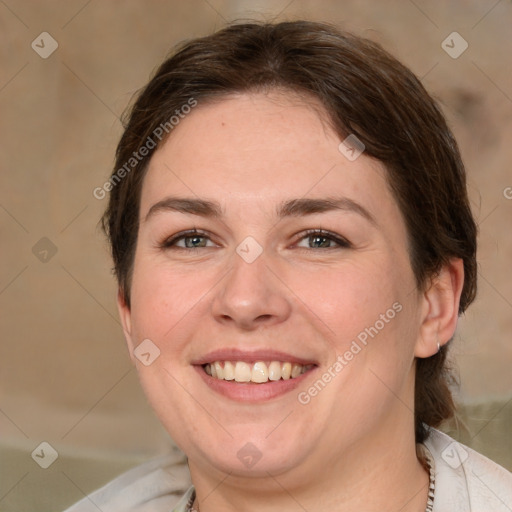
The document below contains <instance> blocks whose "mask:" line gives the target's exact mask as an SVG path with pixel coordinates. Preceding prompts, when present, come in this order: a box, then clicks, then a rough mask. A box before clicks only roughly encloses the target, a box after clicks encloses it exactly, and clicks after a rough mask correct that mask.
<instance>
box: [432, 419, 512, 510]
mask: <svg viewBox="0 0 512 512" xmlns="http://www.w3.org/2000/svg"><path fill="white" fill-rule="evenodd" d="M429 432H430V433H429V437H428V438H427V440H426V441H425V442H424V446H425V447H426V448H427V450H428V452H429V453H430V455H431V456H432V459H433V462H434V467H435V498H434V509H433V512H466V511H471V512H501V511H503V512H510V510H512V473H510V472H509V471H507V470H506V469H505V468H503V467H501V466H500V465H498V464H496V463H495V462H493V461H492V460H490V459H488V458H487V457H485V456H484V455H482V454H480V453H478V452H476V451H474V450H472V449H471V448H469V447H467V446H465V445H463V444H461V443H458V442H457V441H455V440H454V439H452V438H451V437H450V436H448V435H446V434H443V433H442V432H440V431H439V430H436V429H433V428H429Z"/></svg>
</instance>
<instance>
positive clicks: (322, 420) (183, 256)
mask: <svg viewBox="0 0 512 512" xmlns="http://www.w3.org/2000/svg"><path fill="white" fill-rule="evenodd" d="M312 105H313V106H312ZM319 112H321V107H320V106H319V105H316V103H315V102H314V101H313V100H311V101H309V104H306V103H305V101H301V100H300V99H299V98H296V97H291V96H290V94H288V96H285V95H284V94H283V93H277V92H274V93H271V94H269V95H263V94H246V95H239V96H233V97H230V98H229V99H225V100H222V101H219V102H216V103H213V104H208V105H201V104H200V103H199V105H198V106H197V107H195V108H194V109H192V111H191V113H190V114H188V115H187V116H186V117H185V118H184V119H181V120H180V122H179V125H177V126H176V127H175V128H174V129H173V132H172V134H171V136H170V138H169V139H168V140H167V142H166V143H165V144H164V145H163V146H162V147H161V148H160V149H159V150H158V151H157V152H156V153H155V154H154V156H153V157H152V159H151V162H150V165H149V169H148V173H147V175H146V177H145V181H144V185H143V189H142V196H141V204H140V228H139V233H138V241H137V247H136V253H135V260H134V268H133V279H132V288H131V309H128V308H127V307H126V306H124V305H123V304H122V302H121V303H120V307H121V312H122V318H123V321H124V324H125V330H126V335H127V339H128V343H129V346H130V350H131V352H132V356H133V350H134V349H135V348H137V346H138V345H139V344H140V343H141V342H143V340H150V341H145V342H144V344H143V345H141V347H139V348H138V349H137V350H136V351H135V355H136V356H138V357H135V356H134V361H135V362H136V364H137V368H138V371H139V375H140V379H141V382H142V385H143V388H144V390H145V393H146V394H147V396H148V399H149V401H150V402H151V404H152V406H153V407H154V409H155V411H156V413H157V414H158V416H159V418H160V420H161V421H162V423H163V424H164V425H165V427H166V429H167V430H168V431H169V433H170V435H171V436H172V438H173V439H174V440H175V441H176V443H177V444H178V445H179V446H180V447H181V448H182V449H183V450H184V452H185V453H186V454H187V455H188V457H189V463H190V465H191V470H193V471H194V470H198V468H202V469H203V470H208V471H213V472H214V473H215V471H219V472H224V473H231V474H232V475H240V476H243V475H249V474H250V475H266V474H267V472H269V473H271V474H272V475H278V474H283V473H286V472H294V471H295V472H296V473H297V475H299V474H301V472H302V475H303V476H304V478H306V475H307V474H313V472H316V473H314V474H317V475H318V474H322V472H323V471H324V468H326V467H330V470H331V471H332V468H333V465H334V464H337V463H339V461H343V460H345V461H346V460H350V457H352V456H353V455H354V453H355V450H354V449H355V447H358V446H359V447H362V446H364V447H365V449H369V450H371V449H372V448H375V447H376V446H377V444H378V443H380V442H381V441H382V440H383V439H389V436H391V437H393V436H395V437H396V436H404V435H407V436H408V437H412V439H413V435H414V434H413V431H414V428H413V414H412V410H413V407H414V400H413V395H414V393H413V385H414V371H413V365H414V355H415V347H416V345H417V344H418V340H419V338H420V337H421V336H420V326H421V318H422V307H423V306H422V304H423V302H422V300H423V299H422V294H420V293H419V292H418V290H417V288H416V285H415V279H414V275H413V273H412V270H411V265H410V261H409V256H408V251H407V236H406V229H405V225H404V221H403V219H402V216H401V214H400V211H399V209H398V206H397V204H396V202H395V200H394V198H393V197H392V194H391V192H390V190H389V188H388V185H387V182H386V173H385V170H384V168H383V166H382V165H381V164H380V163H379V162H378V161H375V160H373V159H371V158H370V157H368V156H366V155H365V154H364V152H363V154H362V155H360V156H359V157H358V158H356V159H354V156H356V155H357V152H355V151H354V152H352V151H350V150H345V151H341V150H340V149H339V146H340V142H341V140H340V138H339V137H338V136H337V135H336V134H335V133H334V131H333V130H332V129H331V128H330V127H329V126H328V125H327V123H326V122H325V121H323V120H322V118H321V117H320V114H319ZM322 116H323V118H324V119H325V117H326V116H325V115H324V114H322ZM342 149H343V146H342ZM347 156H349V157H350V159H349V158H347ZM195 231H197V232H195ZM190 232H192V234H191V233H190ZM158 351H159V355H158V357H156V358H155V356H156V355H157V354H158ZM141 360H142V361H143V362H144V363H143V362H141ZM214 363H217V365H215V364H214ZM207 365H208V366H207ZM210 365H211V366H213V367H215V366H216V367H217V368H216V370H212V369H211V366H210ZM219 368H220V371H219ZM290 371H291V372H292V375H291V376H290ZM209 373H210V374H211V373H213V374H214V375H209ZM219 373H220V375H219ZM215 374H217V375H216V376H215ZM297 374H298V376H296V375H297ZM222 376H224V377H225V378H222V379H221V378H219V377H222ZM287 377H290V378H287ZM226 379H233V380H226ZM248 379H251V381H250V382H247V380H248ZM272 379H275V380H272ZM253 380H255V381H257V382H253ZM238 381H241V382H238ZM405 432H407V433H406V434H405ZM358 453H360V451H359V452H358Z"/></svg>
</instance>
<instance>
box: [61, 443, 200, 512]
mask: <svg viewBox="0 0 512 512" xmlns="http://www.w3.org/2000/svg"><path fill="white" fill-rule="evenodd" d="M190 485H191V481H190V475H189V471H188V466H187V464H186V458H185V457H184V455H182V454H181V453H172V454H169V455H164V456H161V457H158V458H155V459H152V460H150V461H148V462H145V463H144V464H140V465H139V466H136V467H135V468H132V469H130V470H129V471H127V472H126V473H123V474H122V475H120V476H119V477H117V478H115V479H114V480H112V481H111V482H109V483H108V484H106V485H105V486H103V487H102V488H100V489H98V490H97V491H94V492H93V493H91V494H89V495H88V496H86V497H85V498H83V499H82V500H80V501H79V502H77V503H75V504H74V505H72V506H71V507H70V508H68V509H66V511H65V512H93V511H94V512H97V511H98V510H101V511H102V512H161V511H165V512H167V511H169V510H172V508H173V507H175V506H176V505H177V504H178V502H179V501H180V500H181V499H182V497H183V495H184V494H185V493H186V491H187V489H189V488H190Z"/></svg>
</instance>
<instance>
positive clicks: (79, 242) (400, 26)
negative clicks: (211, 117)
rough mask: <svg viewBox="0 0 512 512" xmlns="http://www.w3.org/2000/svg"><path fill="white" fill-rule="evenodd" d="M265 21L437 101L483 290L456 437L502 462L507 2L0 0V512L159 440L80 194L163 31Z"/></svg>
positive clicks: (71, 495)
mask: <svg viewBox="0 0 512 512" xmlns="http://www.w3.org/2000/svg"><path fill="white" fill-rule="evenodd" d="M276 16H277V18H278V19H296V18H307V19H315V20H323V21H331V22H334V23H336V24H338V25H339V26H340V27H342V28H345V29H348V30H351V31H353V32H356V33H358V34H362V35H366V36H367V37H370V38H372V39H375V40H377V41H379V42H381V43H382V44H383V45H384V46H385V47H386V48H387V49H388V50H390V51H391V52H392V53H394V54H395V55H396V56H398V57H399V58H400V59H402V60H403V61H404V62H405V63H406V64H407V65H408V66H410V67H411V68H412V70H413V71H414V72H415V73H416V74H417V75H418V76H420V77H422V80H423V82H424V84H425V85H426V87H427V88H428V89H429V90H430V91H431V92H432V93H433V94H434V95H435V96H436V97H437V98H438V99H439V100H440V101H441V103H442V106H443V108H444V111H445V113H446V115H447V117H448V119H449V122H450V124H451V126H452V127H453V129H454V131H455V134H456V136H457V138H458V140H459V142H460V145H461V149H462V153H463V156H464V159H465V162H466V164H467V170H468V175H469V188H470V195H471V199H472V203H473V207H474V213H475V215H476V218H477V219H478V222H479V226H480V250H479V262H480V291H479V295H478V299H477V301H476V303H475V304H474V305H473V307H472V308H471V309H470V311H469V313H468V314H467V315H466V317H465V318H463V319H462V320H461V323H460V328H459V331H458V335H457V340H456V343H455V346H454V350H453V352H454V354H455V355H456V360H457V364H458V366H459V368H460V374H461V380H462V387H461V391H460V395H459V400H460V401H462V402H464V403H466V404H474V403H476V404H477V406H475V407H473V408H471V409H470V412H469V413H468V414H467V415H466V422H467V423H468V428H469V431H468V432H466V433H463V432H455V431H454V435H459V437H460V439H464V440H465V441H466V442H468V443H470V444H471V445H472V446H475V447H477V449H479V450H481V451H484V452H485V453H487V454H489V455H491V456H492V457H493V458H495V460H497V461H498V462H501V463H502V464H504V465H508V467H509V469H512V441H511V436H510V432H511V430H512V401H510V400H511V399H512V371H511V363H512V339H511V338H512V273H511V271H510V265H511V261H512V260H511V256H512V236H511V234H510V227H511V225H512V188H510V187H512V173H511V165H512V146H511V143H510V141H511V140H512V66H511V58H510V55H511V54H512V32H511V29H510V27H511V26H512V2H511V1H509V0H501V1H496V0H479V1H477V0H458V1H451V2H445V1H443V0H437V1H436V0H432V1H423V0H415V1H412V0H411V1H409V0H396V1H392V0H385V1H367V0H366V1H355V0H347V1H340V0H338V1H328V0H323V1H308V0H295V1H290V0H278V1H235V0H232V1H228V0H208V1H206V0H190V1H177V0H170V1H156V0H151V1H146V2H142V1H135V0H132V1H124V2H120V1H103V2H100V1H99V0H92V1H89V2H87V1H86V0H75V1H36V0H25V1H22V0H20V1H16V0H5V1H2V2H0V42H1V44H0V151H1V153H0V157H1V158H0V234H1V251H0V255H1V256H0V257H1V265H0V333H1V345H0V435H1V441H0V456H1V457H2V461H0V510H2V511H4V510H5V511H10V510H13V511H14V510H20V511H21V510H23V511H29V510H38V511H39V512H41V511H45V510H59V509H60V508H63V507H64V506H65V505H67V504H69V503H70V502H73V501H75V500H77V499H79V498H81V497H82V496H83V493H87V492H90V491H91V490H92V489H93V488H95V487H96V486H99V485H101V484H102V483H103V482H104V481H106V480H107V479H109V478H111V477H113V476H114V475H115V474H116V473H118V472H119V471H121V470H123V469H124V468H127V467H129V466H131V465H133V464H135V463H137V462H138V461H140V460H144V459H146V458H149V457H151V456H153V455H156V454H159V453H162V452H163V451H165V450H166V449H168V447H169V446H170V443H171V442H170V440H169V439H168V438H167V436H166V434H165V433H164V432H163V431H162V429H161V427H160V426H159V425H158V423H157V421H156V420H155V419H154V417H153V414H152V412H151V411H150V410H149V408H148V406H147V405H146V403H145V400H144V398H143V396H142V393H141V391H140V390H139V386H138V383H137V378H136V374H135V371H134V369H133V368H132V366H131V363H130V361H129V358H128V356H127V354H126V351H125V347H124V341H123V337H122V332H121V329H120V326H119V322H118V319H117V312H116V308H115V302H114V298H115V283H114V281H113V279H112V277H111V274H110V261H109V258H108V253H107V250H106V244H105V241H104V239H103V237H102V234H101V233H100V232H99V230H98V229H97V222H98V220H99V217H100V215H101V212H102V209H103V208H104V206H105V201H101V200H97V199H95V198H94V197H93V195H92V191H93V189H94V188H95V187H97V186H101V185H102V184H103V183H104V181H105V179H106V177H107V175H108V173H109V171H110V168H111V165H112V163H113V153H114V148H115V144H116V142H117V139H118V137H119V135H120V133H121V127H120V122H119V119H118V118H119V116H120V114H121V113H122V111H123V109H124V107H125V106H126V105H127V103H128V101H129V99H130V97H131V95H132V94H133V93H134V92H135V91H136V90H137V89H138V88H139V87H141V86H142V85H144V83H145V82H146V81H147V78H148V75H149V74H150V73H151V72H152V71H153V70H154V68H155V67H156V66H157V65H158V64H159V63H160V61H161V60H162V59H163V58H164V56H165V55H166V54H167V53H168V52H169V51H170V49H171V48H172V46H173V45H174V44H175V43H177V42H179V41H182V40H183V39H185V38H191V37H195V36H201V35H205V34H208V33H211V32H212V31H214V30H215V29H217V28H220V27H222V26H223V25H224V24H225V22H226V20H228V21H229V20H232V19H236V18H256V19H267V20H268V19H272V18H274V17H276ZM453 31H457V32H459V33H460V34H461V35H462V37H463V38H464V39H465V40H466V41H467V43H468V45H469V46H468V49H467V50H466V51H465V52H464V53H463V54H462V55H461V56H460V57H458V58H457V59H453V58H451V57H450V56H449V55H448V54H447V53H446V52H445V51H444V50H443V48H442V47H441V43H442V41H443V40H444V39H445V38H446V37H447V36H448V35H449V34H450V33H452V32H453ZM42 32H48V33H49V34H51V36H52V37H53V38H54V39H55V40H56V41H57V43H58V48H57V50H56V51H55V52H54V53H53V54H51V55H50V56H49V57H48V58H46V59H43V58H41V57H40V56H39V54H38V53H36V51H34V50H33V49H32V47H31V43H32V41H33V40H36V43H37V42H39V45H40V46H42V45H41V43H40V38H39V37H38V36H39V35H40V34H41V33H42ZM44 37H46V36H44ZM45 41H46V43H45V49H43V48H39V51H40V52H43V51H48V49H49V48H50V46H49V40H48V39H45ZM507 197H508V198H507ZM43 237H46V238H48V239H49V240H50V241H51V244H49V243H48V242H47V241H44V240H43V241H42V242H41V241H40V240H41V239H42V238H43ZM38 242H39V244H40V245H39V246H37V245H36V244H38ZM35 245H36V249H37V250H34V251H35V252H36V254H34V253H33V248H34V246H35ZM52 248H54V249H56V251H57V252H56V253H55V254H54V255H52V252H51V251H52ZM44 251H49V252H47V253H44ZM44 257H46V258H48V261H46V262H44V261H41V260H40V258H43V259H44ZM464 410H466V409H464ZM42 441H47V442H49V443H50V444H51V445H52V446H53V447H54V448H55V449H56V450H57V452H58V453H59V459H58V461H57V462H56V463H55V464H53V465H52V466H51V467H50V468H49V469H47V470H43V469H41V468H40V467H39V466H37V465H36V464H35V462H34V461H33V460H32V458H31V457H30V453H31V452H32V450H33V449H34V448H35V447H36V446H38V445H39V443H41V442H42Z"/></svg>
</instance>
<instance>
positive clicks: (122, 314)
mask: <svg viewBox="0 0 512 512" xmlns="http://www.w3.org/2000/svg"><path fill="white" fill-rule="evenodd" d="M117 309H118V311H119V318H120V319H121V325H122V326H123V332H124V338H125V340H126V345H127V347H128V352H129V354H130V358H131V360H132V363H134V364H135V357H134V355H133V350H134V349H135V346H134V343H133V339H132V313H131V310H130V306H128V304H126V302H125V300H124V293H123V291H122V290H121V289H120V288H119V289H118V291H117Z"/></svg>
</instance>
